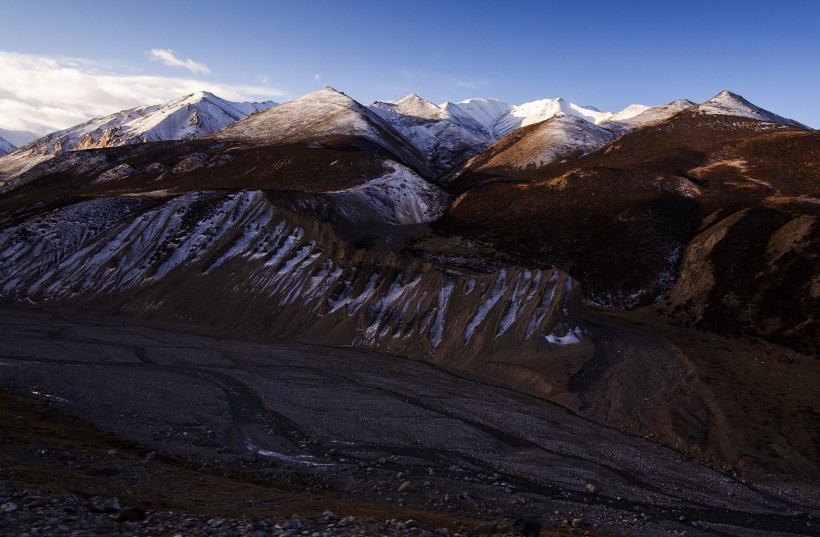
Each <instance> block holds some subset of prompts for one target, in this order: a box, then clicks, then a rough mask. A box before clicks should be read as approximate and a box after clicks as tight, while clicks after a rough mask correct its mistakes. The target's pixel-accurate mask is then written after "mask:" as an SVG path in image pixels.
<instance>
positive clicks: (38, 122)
mask: <svg viewBox="0 0 820 537" xmlns="http://www.w3.org/2000/svg"><path fill="white" fill-rule="evenodd" d="M202 90H205V91H210V92H212V93H214V94H216V95H218V96H220V97H222V98H224V99H228V100H231V101H248V100H267V99H277V98H281V97H283V96H284V95H285V93H284V92H283V91H281V90H278V89H276V88H272V87H264V86H244V85H232V84H220V83H217V82H210V81H202V80H194V79H188V78H175V77H161V76H138V75H130V74H119V73H116V72H113V73H112V72H110V69H109V67H108V66H106V65H104V64H102V63H97V62H94V61H91V60H84V59H77V58H53V57H47V56H35V55H30V54H17V53H11V52H2V51H0V128H3V129H9V130H17V131H32V132H35V133H37V134H38V135H42V134H46V133H48V132H52V131H54V130H59V129H65V128H68V127H71V126H73V125H76V124H78V123H82V122H84V121H87V120H89V119H91V118H93V117H101V116H106V115H108V114H111V113H114V112H117V111H119V110H123V109H126V108H134V107H136V106H143V105H149V104H159V103H162V102H166V101H169V100H171V99H173V98H175V97H180V96H182V95H187V94H190V93H194V92H197V91H202Z"/></svg>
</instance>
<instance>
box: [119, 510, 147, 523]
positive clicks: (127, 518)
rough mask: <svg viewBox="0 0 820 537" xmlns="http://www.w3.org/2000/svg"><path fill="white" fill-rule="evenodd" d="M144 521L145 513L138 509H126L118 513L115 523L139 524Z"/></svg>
mask: <svg viewBox="0 0 820 537" xmlns="http://www.w3.org/2000/svg"><path fill="white" fill-rule="evenodd" d="M144 519H145V511H144V510H143V509H140V508H139V507H126V508H125V509H123V510H122V511H120V514H119V516H118V517H117V522H140V521H142V520H144Z"/></svg>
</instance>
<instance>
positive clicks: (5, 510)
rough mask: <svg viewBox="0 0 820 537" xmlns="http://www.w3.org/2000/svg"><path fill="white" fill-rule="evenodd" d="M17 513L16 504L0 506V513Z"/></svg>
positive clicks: (10, 503) (7, 503) (8, 503)
mask: <svg viewBox="0 0 820 537" xmlns="http://www.w3.org/2000/svg"><path fill="white" fill-rule="evenodd" d="M15 511H17V504H16V503H14V502H6V503H4V504H3V505H0V513H13V512H15Z"/></svg>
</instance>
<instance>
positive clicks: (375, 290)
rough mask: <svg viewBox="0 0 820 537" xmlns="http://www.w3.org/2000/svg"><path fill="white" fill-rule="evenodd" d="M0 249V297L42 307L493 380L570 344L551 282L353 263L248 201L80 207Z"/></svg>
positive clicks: (237, 196)
mask: <svg viewBox="0 0 820 537" xmlns="http://www.w3.org/2000/svg"><path fill="white" fill-rule="evenodd" d="M0 245H2V248H3V253H2V255H0V268H1V269H0V274H2V276H0V293H2V296H4V297H7V298H15V299H17V300H27V301H28V300H30V301H34V302H36V303H40V304H43V305H46V306H50V307H58V306H59V307H64V308H70V309H83V310H93V311H97V312H112V311H116V312H122V313H128V314H130V315H136V316H139V317H146V318H155V319H164V320H173V321H183V322H194V323H197V324H201V325H208V326H219V327H223V328H230V329H236V330H240V331H243V332H246V333H247V332H258V333H263V334H266V335H281V336H285V337H288V338H295V339H305V340H306V341H310V342H313V343H324V344H333V345H354V346H356V347H361V348H368V349H374V350H379V351H381V352H390V353H398V354H402V355H405V356H410V357H413V358H420V359H422V358H423V359H428V360H432V361H434V362H438V363H441V364H446V365H448V366H450V367H468V366H469V364H471V363H472V362H473V361H474V360H477V359H479V361H481V360H486V359H488V358H489V357H491V356H494V357H495V361H496V362H497V363H496V366H495V367H496V368H500V369H504V364H505V363H507V364H510V365H511V367H512V365H513V364H515V362H516V361H518V362H519V363H528V362H529V361H530V360H532V359H533V358H535V357H538V360H541V361H542V363H543V365H546V363H544V362H543V360H544V358H545V357H546V356H549V355H550V354H549V351H550V349H552V348H553V347H557V348H562V347H564V346H566V345H569V344H574V345H576V346H579V345H580V344H581V343H582V342H583V340H584V335H583V333H582V329H581V325H580V324H579V323H580V321H579V318H578V317H577V316H576V313H577V311H578V308H577V305H578V299H579V294H578V287H577V285H576V283H575V282H574V281H573V280H571V279H570V278H568V277H567V276H566V274H564V273H562V272H561V271H558V270H544V271H541V270H534V271H530V270H524V269H514V268H508V269H504V270H501V271H498V272H496V273H493V274H480V273H464V272H461V273H453V272H451V271H450V272H446V273H445V272H443V271H440V270H437V269H435V268H433V267H431V266H429V265H426V264H423V263H417V262H411V263H407V262H405V261H401V260H400V259H398V258H396V257H395V256H392V255H384V254H378V253H369V252H366V251H362V250H357V249H355V248H352V247H350V246H349V245H347V244H345V243H344V242H342V241H340V240H338V239H337V238H336V237H335V235H334V234H333V233H332V231H330V229H329V228H328V227H327V226H325V225H322V224H319V223H318V222H317V221H316V220H314V219H312V218H310V217H307V216H305V215H296V214H293V213H290V212H288V211H285V210H282V209H280V208H278V207H277V206H276V205H275V204H274V203H273V202H272V199H271V198H270V197H268V196H267V195H266V194H265V193H263V192H259V191H245V192H236V193H225V192H213V191H206V192H195V193H190V194H185V195H182V196H157V195H152V196H117V197H108V198H99V199H95V200H90V201H84V202H80V203H76V204H72V205H69V206H66V207H61V208H56V209H53V210H49V211H45V212H41V213H40V214H38V215H37V216H33V217H23V218H21V219H16V220H15V221H14V222H13V223H9V224H7V225H5V226H4V227H3V229H2V231H0ZM581 347H583V346H582V345H581V346H580V347H579V348H581ZM562 359H563V358H562ZM470 367H472V366H470ZM516 367H517V366H516ZM556 367H557V365H556ZM512 369H513V370H514V369H515V367H512ZM481 370H482V368H481V366H480V364H478V365H477V366H476V371H477V372H480V371H481Z"/></svg>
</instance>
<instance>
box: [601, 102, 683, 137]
mask: <svg viewBox="0 0 820 537" xmlns="http://www.w3.org/2000/svg"><path fill="white" fill-rule="evenodd" d="M692 106H695V103H693V102H692V101H690V100H689V99H679V100H677V101H672V102H671V103H669V104H665V105H661V106H644V105H641V104H633V105H630V106H627V107H626V108H624V109H623V110H621V111H620V112H618V113H617V114H613V115H612V116H610V117H608V118H606V119H605V120H603V121H601V122H600V123H599V125H600V126H601V127H603V128H605V129H609V130H611V131H612V132H614V133H616V134H623V133H625V132H629V131H631V130H634V129H636V128H638V127H643V126H645V125H651V124H653V123H657V122H659V121H664V120H666V119H669V118H670V117H672V116H674V115H675V114H677V113H678V112H681V111H683V110H686V109H687V108H690V107H692Z"/></svg>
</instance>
